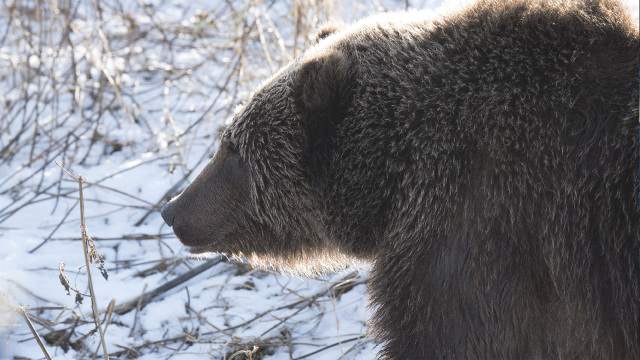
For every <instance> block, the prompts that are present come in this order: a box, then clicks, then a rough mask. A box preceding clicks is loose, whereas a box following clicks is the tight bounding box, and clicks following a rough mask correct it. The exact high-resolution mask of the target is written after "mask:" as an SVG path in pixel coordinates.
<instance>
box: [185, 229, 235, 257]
mask: <svg viewBox="0 0 640 360" xmlns="http://www.w3.org/2000/svg"><path fill="white" fill-rule="evenodd" d="M227 234H228V233H221V234H215V235H212V236H211V237H209V238H207V240H204V241H196V242H192V244H189V243H187V242H186V241H184V240H182V239H181V238H179V239H180V241H181V242H182V243H183V244H184V245H186V246H187V247H189V253H191V254H204V253H208V252H216V250H215V248H214V247H215V245H216V244H218V243H219V242H220V241H222V239H224V238H225V237H226V236H227ZM193 243H195V244H193Z"/></svg>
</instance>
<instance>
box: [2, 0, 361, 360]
mask: <svg viewBox="0 0 640 360" xmlns="http://www.w3.org/2000/svg"><path fill="white" fill-rule="evenodd" d="M153 4H155V3H153V2H147V1H145V0H137V1H125V0H57V1H32V0H2V7H1V8H0V84H2V89H1V90H7V91H0V197H2V198H5V199H11V201H9V202H0V227H2V226H6V227H10V226H11V225H10V223H11V219H12V218H13V217H14V216H16V214H19V213H23V212H27V211H29V210H30V208H31V207H33V206H34V205H38V204H43V203H47V204H51V207H52V209H51V210H52V211H54V210H56V209H57V207H58V204H59V203H60V202H61V201H65V202H67V203H71V204H74V203H75V204H76V205H82V203H83V200H84V202H88V203H93V204H98V205H99V206H103V207H105V206H107V205H108V206H110V209H111V210H109V211H119V210H122V209H133V210H136V214H138V218H137V219H134V220H133V221H132V222H133V223H132V230H131V233H130V234H123V235H122V237H120V238H118V239H110V238H104V237H103V238H101V237H100V236H99V234H96V236H95V237H94V240H95V241H96V242H98V244H100V242H101V241H105V242H107V241H113V240H116V241H117V240H125V241H155V242H158V244H159V246H160V247H161V246H162V243H163V241H164V239H165V238H166V237H167V236H170V235H169V234H166V233H165V234H161V233H149V234H139V233H136V231H135V229H134V226H137V225H140V224H142V223H144V222H145V221H146V220H147V219H148V217H149V215H152V214H153V215H154V216H156V212H157V211H158V210H159V207H160V205H161V204H163V203H164V202H165V201H166V200H167V199H168V198H169V197H171V196H173V195H175V194H177V193H178V192H179V191H180V190H181V189H182V188H183V187H184V186H185V185H186V182H187V181H188V179H189V178H191V177H193V176H194V175H195V174H194V169H196V168H197V167H198V166H200V165H201V164H202V163H203V162H205V161H207V160H208V159H209V157H210V156H211V153H212V151H213V150H214V146H215V142H216V139H217V136H216V133H217V132H219V131H220V130H219V129H220V127H221V126H222V123H223V121H224V119H226V118H228V117H229V116H231V115H232V114H233V111H234V107H235V104H237V103H239V102H241V101H242V100H243V99H245V98H246V97H247V95H248V94H249V91H250V90H251V89H252V88H254V87H255V86H256V85H258V84H259V83H260V82H261V81H263V80H264V79H265V78H267V77H268V76H269V75H270V74H271V73H273V72H274V71H276V70H277V69H278V68H279V67H281V66H282V65H284V64H286V63H287V62H289V61H290V60H291V59H293V58H294V57H296V56H297V55H299V54H300V53H301V52H302V51H303V50H304V49H305V48H306V47H307V46H308V45H309V43H310V42H311V41H312V39H313V33H314V31H315V29H316V28H317V26H318V24H319V23H321V22H323V21H325V20H327V19H329V18H331V17H337V16H338V14H337V12H338V10H337V4H338V2H336V1H332V0H316V1H314V0H296V1H294V2H293V4H288V5H286V6H285V5H283V4H282V3H279V2H276V1H274V0H267V1H260V0H255V1H252V0H244V1H238V2H236V1H234V2H231V1H218V2H211V4H209V7H208V8H203V9H200V8H196V7H195V5H193V4H190V2H183V3H178V2H174V3H172V5H170V6H172V8H171V11H170V12H167V11H166V9H165V8H162V7H158V6H156V5H153ZM351 6H352V7H353V8H354V9H355V8H357V7H358V6H360V5H359V4H358V1H353V2H351ZM169 13H170V14H169ZM141 154H149V156H147V157H144V160H141V161H139V162H138V163H137V164H132V165H131V166H129V167H127V168H125V169H122V170H117V171H115V170H114V172H112V173H110V174H107V175H105V176H102V177H100V178H96V179H90V180H87V179H85V180H84V181H83V182H82V183H83V184H85V186H86V188H99V189H100V190H101V193H102V194H103V195H104V194H113V195H114V196H115V195H117V198H116V200H111V199H105V197H101V198H99V197H97V196H96V195H95V192H94V193H91V194H88V195H87V194H85V198H84V199H80V198H79V195H78V191H77V189H76V187H75V186H77V185H76V181H72V180H69V179H68V178H66V177H63V174H62V172H60V171H56V172H54V171H50V170H51V169H52V167H54V166H55V165H54V160H61V162H62V163H64V164H67V165H68V167H69V171H70V172H72V173H78V169H84V168H86V167H91V166H95V165H100V164H102V163H104V162H105V161H109V159H110V158H111V157H112V156H115V155H117V156H120V157H119V158H123V157H124V158H131V159H140V158H141ZM149 164H155V165H156V166H161V167H165V168H166V169H167V171H168V172H172V173H174V182H173V185H172V186H170V184H168V185H167V189H166V192H165V193H164V194H163V195H162V196H159V197H158V198H154V199H145V198H141V197H139V196H137V195H136V194H135V193H132V192H127V191H124V190H121V189H117V188H115V187H113V186H109V185H107V183H108V180H110V179H112V178H114V177H116V176H119V175H121V174H123V173H126V172H127V171H130V170H133V169H135V168H136V167H137V166H143V165H144V166H146V165H149ZM175 174H177V176H176V175H175ZM176 177H177V178H178V180H175V178H176ZM74 209H76V207H75V206H70V207H68V210H66V212H65V213H64V215H63V216H60V217H59V223H58V224H57V225H56V226H52V227H51V231H50V232H48V236H46V237H44V238H43V239H42V243H41V244H40V245H39V246H36V247H34V248H33V249H32V250H31V252H36V251H38V249H39V248H40V246H42V245H43V244H45V243H47V242H49V241H60V240H65V241H66V240H79V239H69V238H68V237H60V236H57V232H58V230H59V228H60V227H61V226H62V225H63V224H65V223H67V222H69V221H70V219H72V218H73V216H72V213H73V212H74V211H77V210H74ZM83 235H84V234H83ZM98 246H99V245H98ZM60 260H62V259H60ZM60 260H59V261H60ZM191 263H192V261H190V260H187V261H185V259H182V258H178V257H175V256H174V257H163V258H161V259H156V260H150V261H149V262H137V263H136V262H135V261H134V260H131V259H119V260H118V261H115V262H114V264H115V266H116V269H117V268H118V267H127V268H138V269H139V274H140V275H139V276H140V278H143V279H144V278H145V277H147V276H149V275H150V274H155V273H158V272H161V273H163V274H165V275H167V276H168V278H171V277H173V276H174V275H178V274H180V273H188V272H189V271H188V270H185V267H188V266H192V265H191ZM88 269H89V265H86V270H88ZM215 271H217V272H225V271H247V272H249V271H252V270H248V269H245V265H243V264H229V263H227V262H226V261H222V262H221V263H220V264H217V265H216V268H215ZM251 274H253V275H254V276H259V275H258V274H256V273H253V272H251ZM342 280H344V281H346V282H347V284H350V285H346V286H345V283H344V281H337V282H332V283H329V284H327V286H325V287H323V290H322V291H320V292H318V293H317V294H316V295H313V296H312V297H299V298H297V300H295V301H290V302H287V303H286V304H283V305H282V306H281V307H280V308H278V309H273V310H272V311H281V310H287V311H288V313H287V314H288V315H286V316H284V317H283V318H282V319H281V320H280V321H278V322H276V324H275V325H274V328H277V329H281V330H279V333H278V335H277V336H271V335H269V337H266V338H261V336H266V332H265V333H263V334H261V335H260V336H258V337H257V338H243V337H241V336H239V335H236V333H237V331H238V330H239V329H241V328H243V327H247V326H249V324H250V323H251V322H252V321H262V320H263V319H265V318H267V317H271V316H275V315H273V314H271V311H270V312H266V313H263V314H259V315H258V316H256V317H255V318H254V319H250V320H249V321H247V322H246V323H243V324H241V325H239V326H230V327H226V328H223V327H220V326H216V325H214V324H212V323H211V322H209V321H208V320H207V319H206V317H205V316H204V315H203V314H204V313H205V312H206V310H207V309H195V308H193V307H191V306H190V304H188V303H187V304H185V309H186V311H187V312H188V314H189V316H188V319H187V320H188V321H192V322H195V323H197V324H199V326H198V328H185V329H184V331H183V333H182V334H181V335H179V336H165V337H163V338H160V339H155V340H154V341H145V342H144V343H143V344H141V345H139V346H136V347H132V346H125V345H119V346H117V347H116V348H115V349H109V350H110V351H111V354H110V355H111V356H113V357H115V358H122V359H130V358H131V359H132V358H136V357H138V356H140V355H141V354H145V353H149V352H154V351H158V350H159V349H166V348H167V347H171V348H172V349H174V351H175V353H178V352H179V351H181V350H182V349H187V348H189V346H190V344H194V343H201V342H207V343H210V344H214V345H215V346H218V347H219V348H220V349H222V350H221V352H222V353H225V354H227V355H228V357H229V358H231V357H233V356H235V359H238V358H242V357H246V358H251V359H260V358H262V356H264V355H266V354H269V353H270V352H271V351H272V350H273V349H275V348H279V347H285V348H287V349H289V351H290V352H291V350H290V349H291V348H292V347H293V346H295V345H296V344H298V343H304V342H305V341H306V340H305V339H299V338H292V336H291V333H290V332H288V330H287V329H288V328H289V327H290V326H295V323H292V321H294V320H292V319H293V318H294V316H295V315H296V314H298V313H299V312H300V311H302V309H304V308H307V307H318V308H319V309H324V307H323V306H319V305H318V304H319V303H320V302H322V301H325V302H327V301H328V302H329V303H331V301H333V300H332V299H335V298H338V297H339V296H340V295H341V294H342V293H343V292H346V291H348V290H350V289H351V288H352V287H353V285H354V284H361V283H363V282H364V281H365V280H364V279H363V278H362V277H361V276H360V275H358V274H349V275H347V276H346V277H345V278H344V279H342ZM249 281H250V280H248V282H249ZM226 285H230V284H225V286H226ZM16 286H18V287H19V286H20V284H16ZM176 286H184V284H182V283H180V282H178V283H177V284H176ZM242 286H245V287H249V288H250V284H249V283H245V284H243V285H242ZM186 289H187V291H188V288H186ZM24 291H25V292H28V290H26V289H24ZM291 291H293V290H291ZM32 295H33V297H34V298H41V297H40V295H41V294H32ZM143 295H144V294H143ZM140 299H142V297H141V298H140ZM44 300H46V299H44ZM123 300H128V299H119V300H118V301H120V303H116V304H114V303H112V304H110V306H109V307H108V308H107V309H106V310H104V309H103V310H102V316H103V319H102V321H103V322H104V323H105V326H104V327H106V324H108V323H109V322H110V321H113V319H111V315H112V314H118V311H119V309H120V310H121V309H122V307H119V306H121V305H123V304H122V301H123ZM150 301H156V299H155V298H153V297H152V298H151V300H150ZM143 306H144V305H143V304H142V303H141V302H137V309H138V310H139V309H140V308H141V307H143ZM23 314H24V316H27V314H26V313H23ZM318 314H319V315H318V316H321V315H322V314H324V310H321V311H319V312H318ZM28 316H29V318H30V319H31V320H32V321H33V323H34V329H35V328H36V327H37V328H38V331H39V332H40V333H44V335H43V336H42V338H43V339H44V341H45V342H46V343H47V344H48V345H49V346H51V347H57V348H60V349H62V350H64V351H66V350H67V349H74V350H76V351H79V352H81V353H84V354H95V353H96V352H97V349H95V348H94V346H93V345H91V344H90V342H85V340H86V338H87V337H89V336H90V335H91V334H92V333H91V332H90V331H85V330H81V329H88V328H90V326H89V325H91V324H92V323H93V319H92V318H90V317H89V318H88V317H87V316H86V315H82V314H79V313H77V312H75V311H73V310H71V309H69V308H66V307H60V306H49V307H35V308H32V309H31V312H30V313H29V315H28ZM136 316H137V315H136ZM116 321H117V320H116ZM295 321H299V320H295ZM120 325H123V324H120ZM142 331H143V329H141V328H140V327H137V325H136V323H135V322H134V323H133V324H131V336H132V338H135V337H136V336H138V334H139V333H140V332H142ZM351 335H352V336H350V337H349V338H347V339H338V341H337V342H335V343H333V344H330V345H328V346H327V347H333V346H342V345H343V344H352V347H351V348H350V349H348V348H345V349H344V351H343V353H346V354H348V353H349V352H350V351H352V350H353V349H354V348H355V347H356V346H357V344H361V343H362V342H363V340H362V338H363V335H362V334H351ZM353 344H356V345H353ZM253 346H257V347H258V348H254V347H253ZM225 349H226V350H225ZM322 351H323V348H321V349H318V350H317V352H318V353H321V352H322ZM315 353H316V352H314V353H313V354H315ZM313 354H307V355H305V356H303V357H302V358H306V357H309V356H312V355H313ZM1 356H2V355H0V357H1Z"/></svg>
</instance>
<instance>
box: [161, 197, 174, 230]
mask: <svg viewBox="0 0 640 360" xmlns="http://www.w3.org/2000/svg"><path fill="white" fill-rule="evenodd" d="M173 204H174V203H172V202H168V203H166V204H164V206H163V207H162V210H160V215H162V219H163V220H164V222H165V223H166V224H167V225H169V227H172V226H173V221H174V220H175V218H176V215H175V212H174V207H173Z"/></svg>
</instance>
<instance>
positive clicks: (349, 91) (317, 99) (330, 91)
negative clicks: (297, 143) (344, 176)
mask: <svg viewBox="0 0 640 360" xmlns="http://www.w3.org/2000/svg"><path fill="white" fill-rule="evenodd" d="M356 79H357V70H356V67H355V66H353V65H352V62H351V61H350V60H349V59H348V58H347V56H345V55H343V54H342V53H341V52H339V51H337V50H328V51H325V52H323V53H321V54H320V55H318V56H315V57H313V58H309V59H306V60H304V61H303V63H302V64H301V65H300V68H299V69H298V71H297V73H296V76H295V80H294V82H295V85H294V88H293V91H294V94H296V95H295V96H296V97H297V99H296V103H297V107H298V109H299V110H298V112H299V115H300V116H301V118H302V119H303V121H304V125H303V128H304V129H305V133H306V137H307V140H306V141H307V142H306V146H307V149H306V150H307V151H306V160H307V163H308V166H309V170H310V174H311V177H312V179H311V180H312V183H314V184H317V185H320V186H323V184H324V183H325V176H326V173H327V171H328V170H329V167H330V166H331V159H332V154H333V151H334V147H335V146H334V143H335V139H334V138H335V134H336V130H337V127H338V125H339V124H340V123H341V122H342V120H343V119H344V118H345V116H346V115H347V111H348V107H349V104H350V103H351V100H352V98H353V87H354V83H355V82H356Z"/></svg>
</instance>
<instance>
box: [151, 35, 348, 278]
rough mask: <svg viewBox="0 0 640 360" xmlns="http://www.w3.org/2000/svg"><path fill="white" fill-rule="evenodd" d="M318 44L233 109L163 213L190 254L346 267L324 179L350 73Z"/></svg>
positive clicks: (306, 267)
mask: <svg viewBox="0 0 640 360" xmlns="http://www.w3.org/2000/svg"><path fill="white" fill-rule="evenodd" d="M321 44H322V43H321ZM321 44H319V45H316V47H315V48H314V49H315V51H309V52H307V53H306V54H305V55H304V56H303V57H301V58H300V59H298V60H296V61H294V62H292V63H291V64H289V65H288V66H286V67H285V68H283V69H282V70H280V71H279V72H278V73H276V74H275V75H274V76H272V77H271V78H270V79H268V80H267V81H265V83H264V84H263V85H262V86H261V87H260V88H259V89H258V90H256V91H255V93H254V94H253V95H252V96H251V98H250V99H249V100H248V101H247V102H246V103H245V104H243V105H242V106H240V107H239V108H238V110H237V113H236V115H235V116H234V119H233V121H232V123H231V124H230V125H229V126H228V127H227V128H226V129H225V131H224V133H223V134H222V139H221V142H220V145H219V148H218V151H217V153H216V154H215V156H214V157H213V159H212V160H211V161H210V162H209V163H208V164H207V165H206V166H205V168H204V169H203V170H202V172H201V173H200V174H199V175H198V176H197V177H196V178H195V179H194V180H193V181H192V182H191V183H190V184H189V185H188V186H187V188H186V189H185V190H184V191H183V192H182V193H181V194H180V195H179V196H177V197H175V198H173V199H172V200H171V201H170V202H168V203H167V204H166V205H165V206H164V207H163V208H162V217H163V218H164V220H165V222H166V223H167V224H168V225H169V226H171V227H173V230H174V232H175V234H176V236H177V237H178V238H179V239H180V240H181V241H182V242H183V243H184V244H185V245H187V246H189V248H190V251H191V252H192V253H196V254H198V253H205V252H219V253H223V254H226V255H228V256H233V257H239V256H246V257H247V258H248V259H249V261H251V262H252V263H253V264H256V265H263V266H264V265H276V266H278V267H279V268H280V269H282V270H284V271H289V272H296V273H305V272H306V273H314V272H317V271H321V270H335V269H337V268H341V267H343V266H345V265H348V264H349V263H350V261H351V259H350V258H349V257H348V256H345V255H341V254H342V252H341V251H340V249H339V248H338V247H339V246H338V245H337V244H336V241H334V239H332V236H331V235H330V233H331V231H330V224H327V218H328V217H327V215H326V213H325V207H326V206H325V204H326V199H325V198H324V197H325V194H326V191H324V189H325V187H326V179H325V176H324V175H325V174H326V172H327V171H330V170H329V169H330V168H331V153H332V146H333V143H332V141H333V137H332V135H333V133H334V132H335V128H336V126H338V124H339V123H340V121H341V120H342V119H343V118H344V116H345V113H346V111H347V109H348V105H349V101H350V100H349V99H350V98H351V97H350V91H351V90H350V87H351V84H352V83H353V82H354V81H355V69H354V67H353V66H351V65H350V64H349V61H348V60H347V57H346V56H344V55H343V54H342V52H341V51H339V50H337V49H333V48H328V47H327V46H321Z"/></svg>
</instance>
